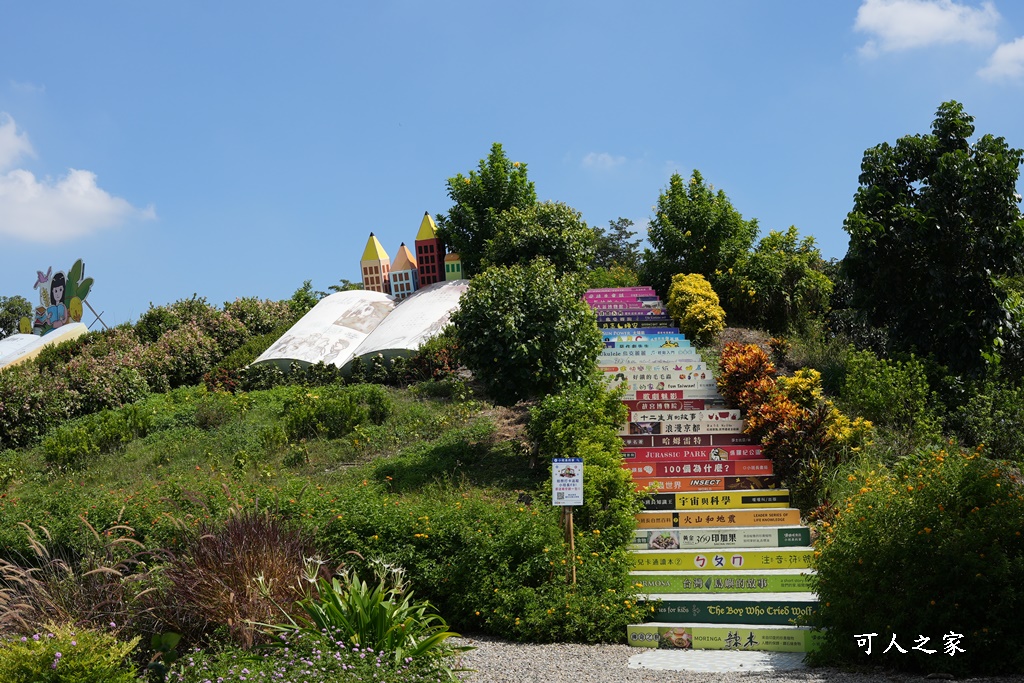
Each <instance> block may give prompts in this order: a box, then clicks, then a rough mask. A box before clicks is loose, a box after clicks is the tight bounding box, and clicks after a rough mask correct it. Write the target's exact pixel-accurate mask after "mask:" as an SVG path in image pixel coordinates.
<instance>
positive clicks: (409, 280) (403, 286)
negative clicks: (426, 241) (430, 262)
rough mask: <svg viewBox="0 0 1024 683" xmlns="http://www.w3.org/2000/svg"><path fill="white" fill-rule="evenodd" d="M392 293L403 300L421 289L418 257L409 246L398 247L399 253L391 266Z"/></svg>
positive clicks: (403, 244)
mask: <svg viewBox="0 0 1024 683" xmlns="http://www.w3.org/2000/svg"><path fill="white" fill-rule="evenodd" d="M390 279H391V295H392V296H393V297H395V298H396V299H398V300H399V301H401V300H402V299H405V298H406V297H409V296H412V293H413V292H415V291H416V290H417V289H419V281H418V280H419V275H418V273H417V267H416V259H415V258H413V255H412V252H411V251H409V247H407V246H405V242H402V246H400V247H399V248H398V255H397V256H395V263H394V265H393V266H391V278H390Z"/></svg>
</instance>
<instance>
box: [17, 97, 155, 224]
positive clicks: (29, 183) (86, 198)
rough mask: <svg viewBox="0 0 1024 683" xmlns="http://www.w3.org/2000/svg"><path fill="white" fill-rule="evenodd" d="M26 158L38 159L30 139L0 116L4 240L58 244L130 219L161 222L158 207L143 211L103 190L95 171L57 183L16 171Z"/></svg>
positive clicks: (77, 173)
mask: <svg viewBox="0 0 1024 683" xmlns="http://www.w3.org/2000/svg"><path fill="white" fill-rule="evenodd" d="M26 155H34V151H33V149H32V145H31V144H30V143H29V141H28V137H27V136H26V135H24V134H23V133H18V130H17V126H16V125H15V123H14V119H12V118H11V117H10V116H8V115H7V114H4V113H2V112H0V237H16V238H20V239H23V240H27V241H29V242H41V243H44V244H57V243H60V242H64V241H66V240H70V239H74V238H76V237H82V236H84V235H88V234H91V233H94V232H96V231H98V230H102V229H104V228H111V227H116V226H118V225H121V224H123V223H124V222H125V221H127V220H130V219H152V218H156V212H155V211H154V209H153V207H152V206H150V207H147V208H145V209H138V208H136V207H134V206H132V205H131V204H130V203H128V201H127V200H124V199H121V198H120V197H114V196H112V195H111V194H110V193H108V192H106V191H105V190H103V189H101V188H100V187H99V186H98V185H97V184H96V174H95V173H92V172H91V171H81V170H78V169H73V168H72V169H68V173H67V175H65V176H63V177H62V178H58V179H57V180H51V179H50V178H44V179H37V178H36V176H35V174H33V173H32V172H31V171H26V170H24V169H20V168H13V169H12V167H13V166H14V164H15V163H16V162H17V160H18V159H20V158H21V157H22V156H26ZM6 169H12V170H7V171H6V173H4V171H5V170H6Z"/></svg>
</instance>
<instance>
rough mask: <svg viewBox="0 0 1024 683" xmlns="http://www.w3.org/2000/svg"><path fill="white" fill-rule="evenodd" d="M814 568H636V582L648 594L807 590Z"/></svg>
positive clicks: (634, 576)
mask: <svg viewBox="0 0 1024 683" xmlns="http://www.w3.org/2000/svg"><path fill="white" fill-rule="evenodd" d="M813 575H814V571H813V570H809V569H771V570H744V569H739V570H733V571H672V572H655V571H635V572H632V574H631V576H632V579H633V583H634V584H639V586H640V591H641V592H643V593H646V594H647V595H661V594H665V593H726V594H729V593H755V594H756V593H804V592H809V591H810V590H811V577H812V576H813Z"/></svg>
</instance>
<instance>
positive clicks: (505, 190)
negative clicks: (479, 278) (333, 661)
mask: <svg viewBox="0 0 1024 683" xmlns="http://www.w3.org/2000/svg"><path fill="white" fill-rule="evenodd" d="M448 196H449V197H450V198H451V200H452V201H453V202H455V204H454V206H452V207H451V208H450V209H448V215H446V216H445V215H440V214H439V215H438V216H437V234H438V236H439V237H440V238H441V241H442V242H444V244H445V246H446V247H447V248H448V250H449V251H454V252H456V253H458V254H459V256H460V257H461V259H462V270H463V272H464V273H466V274H467V275H469V276H472V275H476V274H477V273H479V272H480V270H481V268H480V261H481V259H482V258H483V256H484V251H485V249H486V245H487V240H489V239H491V238H493V237H494V234H495V220H496V219H497V217H498V216H499V215H500V214H501V213H502V212H503V211H508V210H509V209H511V208H513V207H518V208H520V209H526V208H528V207H530V206H532V205H533V204H535V203H536V202H537V192H536V190H535V189H534V187H533V183H532V182H530V180H528V179H527V177H526V164H524V163H520V162H518V161H509V159H508V157H506V156H505V152H504V150H502V148H501V144H499V143H497V142H495V143H494V144H493V145H491V153H490V154H489V155H488V157H487V158H486V159H481V160H480V166H479V168H478V170H476V171H470V172H469V176H468V177H467V176H464V175H462V174H461V173H459V174H458V175H456V176H455V177H453V178H449V179H448Z"/></svg>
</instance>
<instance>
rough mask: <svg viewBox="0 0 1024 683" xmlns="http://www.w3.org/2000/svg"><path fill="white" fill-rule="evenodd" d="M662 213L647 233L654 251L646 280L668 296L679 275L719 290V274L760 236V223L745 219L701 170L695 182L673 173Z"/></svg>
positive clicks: (646, 260)
mask: <svg viewBox="0 0 1024 683" xmlns="http://www.w3.org/2000/svg"><path fill="white" fill-rule="evenodd" d="M656 208H657V213H656V214H655V216H654V218H653V219H652V220H651V224H650V227H649V228H648V230H647V237H648V240H649V241H650V243H651V246H652V247H653V249H645V250H644V256H643V264H642V266H641V272H640V279H641V280H642V281H643V282H646V283H647V284H649V285H651V286H652V287H654V289H655V290H656V291H657V292H658V294H659V295H661V296H662V297H664V296H666V294H667V292H668V288H669V285H670V284H671V281H672V276H673V275H676V274H677V273H698V274H700V275H703V276H704V277H705V278H707V279H708V281H709V282H710V283H711V284H712V286H717V281H718V277H719V275H721V273H723V272H726V271H727V270H728V269H729V268H731V267H732V266H733V265H734V264H735V263H736V261H737V259H739V258H740V257H741V256H742V255H743V254H745V253H746V252H747V251H749V250H750V247H751V246H753V244H754V239H755V238H756V237H757V221H756V220H749V221H745V220H743V216H741V215H740V213H739V211H737V210H736V209H734V208H733V206H732V202H730V201H729V198H728V197H726V196H725V192H723V191H722V190H718V192H715V189H714V187H712V186H711V185H709V184H707V183H705V182H704V177H703V176H702V175H701V174H700V171H696V170H695V171H694V172H693V175H692V176H691V177H690V181H689V183H687V182H684V181H683V178H682V176H680V175H679V174H678V173H675V174H673V175H672V177H671V178H670V179H669V183H668V188H667V189H666V190H665V191H664V192H662V193H661V194H660V195H659V196H658V204H657V207H656Z"/></svg>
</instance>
